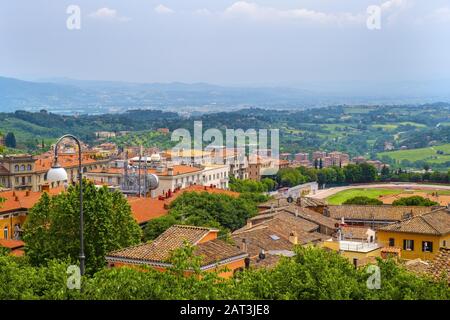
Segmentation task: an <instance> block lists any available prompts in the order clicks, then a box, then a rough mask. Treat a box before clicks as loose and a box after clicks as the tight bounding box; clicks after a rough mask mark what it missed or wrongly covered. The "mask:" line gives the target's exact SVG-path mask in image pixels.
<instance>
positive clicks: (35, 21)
mask: <svg viewBox="0 0 450 320" xmlns="http://www.w3.org/2000/svg"><path fill="white" fill-rule="evenodd" d="M71 4H74V5H78V6H79V7H80V9H81V29H80V30H68V29H67V27H66V20H67V18H68V16H69V15H68V14H67V13H66V9H67V7H68V6H69V5H71ZM370 5H378V6H379V7H380V8H381V29H380V30H369V29H368V28H367V26H366V20H367V17H368V14H367V7H368V6H370ZM449 57H450V1H449V0H430V1H424V0H390V1H383V0H381V1H378V0H370V1H366V0H297V1H293V0H291V1H289V0H252V1H228V0H164V1H163V0H126V1H124V0H103V1H100V0H71V1H64V0H58V1H52V0H28V1H23V0H14V1H10V0H0V75H1V76H12V77H18V78H26V79H35V78H47V77H68V78H76V79H93V80H94V79H95V80H122V81H135V82H172V81H182V82H209V83H215V84H228V85H229V84H233V85H243V84H245V85H289V86H302V85H303V84H305V83H327V82H334V83H336V82H345V81H362V82H371V81H379V82H384V81H404V80H408V81H422V80H440V79H443V78H446V79H449V78H450V58H449Z"/></svg>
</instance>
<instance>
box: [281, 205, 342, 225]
mask: <svg viewBox="0 0 450 320" xmlns="http://www.w3.org/2000/svg"><path fill="white" fill-rule="evenodd" d="M287 210H288V211H290V212H292V213H293V214H297V215H298V216H299V217H301V218H303V219H305V220H308V221H311V222H314V223H316V224H318V225H321V226H325V227H327V228H329V229H332V230H334V229H336V220H335V219H333V218H330V217H326V216H324V215H323V214H320V213H318V212H316V211H314V210H311V209H308V208H302V207H298V206H293V205H291V206H289V208H288V209H287Z"/></svg>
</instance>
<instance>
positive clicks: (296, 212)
mask: <svg viewBox="0 0 450 320" xmlns="http://www.w3.org/2000/svg"><path fill="white" fill-rule="evenodd" d="M295 216H296V217H298V208H295Z"/></svg>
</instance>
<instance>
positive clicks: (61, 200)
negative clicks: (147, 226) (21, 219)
mask: <svg viewBox="0 0 450 320" xmlns="http://www.w3.org/2000/svg"><path fill="white" fill-rule="evenodd" d="M79 192H80V189H79V185H76V186H71V187H69V189H68V190H67V192H64V193H61V194H59V195H57V196H53V197H50V196H49V195H48V194H47V193H43V195H42V197H41V199H40V200H39V202H38V203H37V204H36V205H35V206H34V207H33V208H32V209H31V210H30V211H29V214H28V217H27V220H26V222H25V225H24V236H23V239H24V241H25V243H26V246H25V251H26V255H27V257H28V258H29V259H30V261H31V262H32V263H33V264H34V265H42V264H44V263H45V262H47V261H48V260H51V259H67V258H68V259H69V260H70V261H71V262H78V256H79V251H80V240H79V234H80V233H79V231H80V225H79V219H80V212H79V204H80V202H79ZM83 211H84V239H85V240H84V246H85V255H86V272H90V273H92V272H94V271H97V270H99V269H101V268H102V267H103V266H104V265H105V263H106V261H105V255H106V254H107V253H108V252H110V251H112V250H116V249H119V248H122V247H126V246H130V245H133V244H137V243H139V241H140V239H141V233H142V232H141V229H140V227H139V225H138V224H137V223H136V221H135V220H134V218H133V216H132V214H131V209H130V206H129V205H128V202H127V200H126V199H125V197H124V196H123V195H122V194H121V193H120V192H117V191H116V192H110V191H109V190H108V189H107V188H106V187H102V188H97V187H95V186H94V184H93V183H91V182H87V181H84V183H83Z"/></svg>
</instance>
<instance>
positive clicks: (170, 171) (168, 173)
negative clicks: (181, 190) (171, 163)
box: [167, 167, 173, 176]
mask: <svg viewBox="0 0 450 320" xmlns="http://www.w3.org/2000/svg"><path fill="white" fill-rule="evenodd" d="M167 175H169V176H173V168H172V167H169V168H167Z"/></svg>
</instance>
